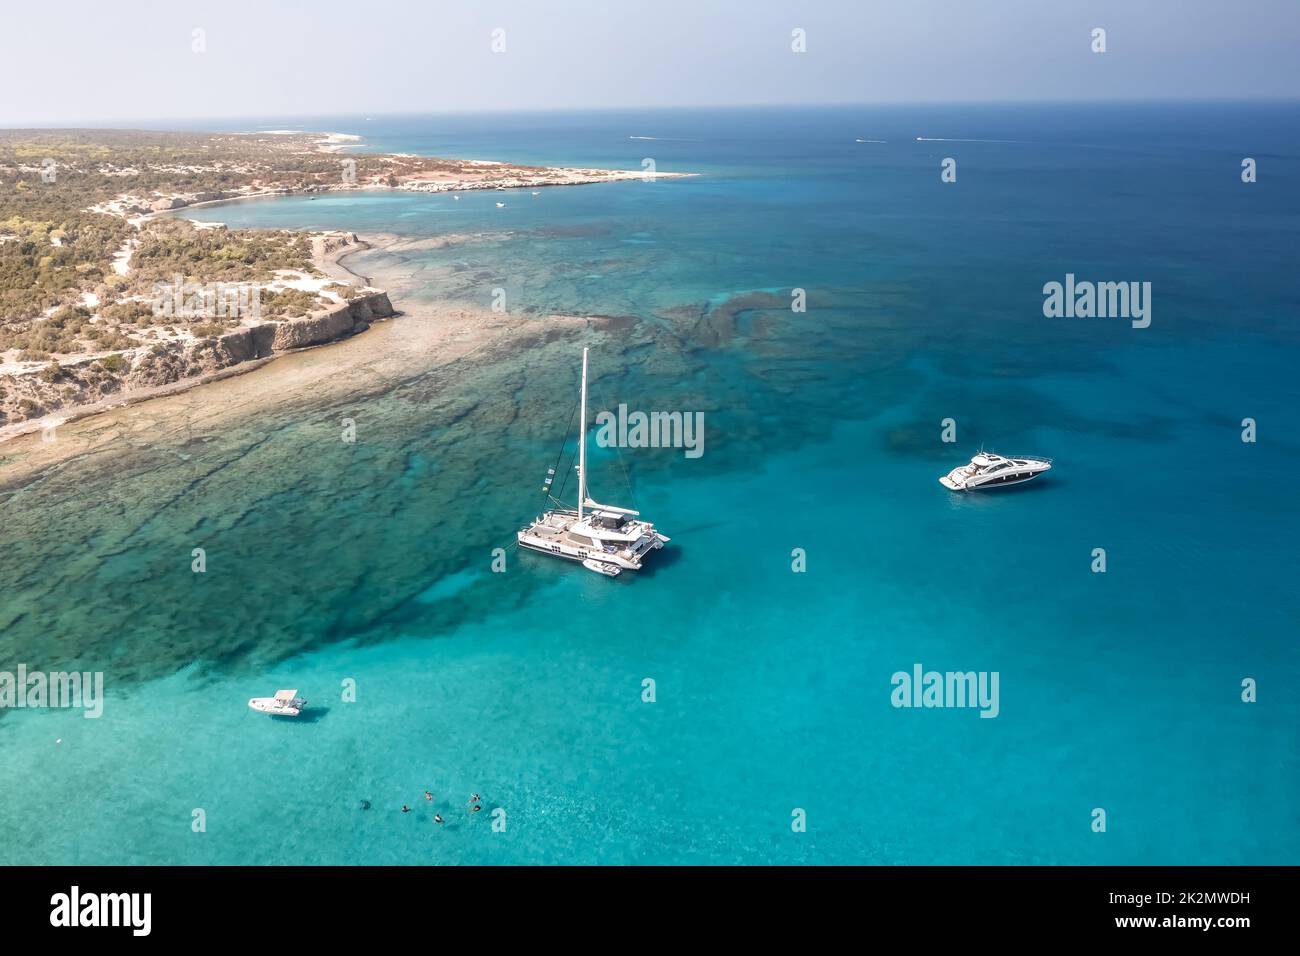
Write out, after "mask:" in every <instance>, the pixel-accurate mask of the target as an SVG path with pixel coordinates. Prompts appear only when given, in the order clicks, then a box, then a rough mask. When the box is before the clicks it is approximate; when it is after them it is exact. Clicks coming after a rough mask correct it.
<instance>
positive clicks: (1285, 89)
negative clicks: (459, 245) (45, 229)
mask: <svg viewBox="0 0 1300 956" xmlns="http://www.w3.org/2000/svg"><path fill="white" fill-rule="evenodd" d="M2 19H3V24H2V25H0V125H2V126H9V127H12V126H22V125H29V126H33V125H34V126H60V125H64V126H66V125H75V124H76V123H78V122H91V123H106V122H111V121H115V120H151V119H152V120H159V119H168V118H182V117H183V118H188V119H202V118H205V117H214V118H215V117H245V116H248V117H252V116H311V115H340V114H352V113H361V114H368V113H402V112H442V111H452V110H535V109H585V108H610V107H613V108H633V107H655V106H713V105H723V104H736V105H758V104H782V105H789V104H799V103H894V102H962V101H972V100H1110V99H1253V98H1278V97H1284V98H1300V53H1298V51H1300V0H650V2H645V0H641V2H627V0H603V2H601V0H588V2H576V0H364V2H363V0H311V2H304V0H278V2H274V3H273V2H271V0H261V2H251V0H225V2H208V0H205V2H193V0H116V2H109V0H60V2H58V3H17V4H6V5H5V9H4V13H3V18H2ZM1095 28H1101V29H1104V30H1105V31H1106V36H1105V40H1106V51H1105V52H1104V53H1095V52H1093V50H1092V46H1093V42H1094V41H1093V36H1092V34H1093V30H1094V29H1095ZM796 29H800V30H803V31H804V36H805V38H806V40H805V52H801V53H796V52H794V50H793V49H792V44H793V43H794V40H793V39H792V31H794V30H796ZM498 30H499V31H503V32H501V33H495V34H494V31H498ZM195 31H202V32H201V33H196V32H195ZM494 40H495V41H496V46H497V47H498V50H496V51H494V49H493V44H494ZM502 45H504V49H503V50H502V49H500V47H501V46H502Z"/></svg>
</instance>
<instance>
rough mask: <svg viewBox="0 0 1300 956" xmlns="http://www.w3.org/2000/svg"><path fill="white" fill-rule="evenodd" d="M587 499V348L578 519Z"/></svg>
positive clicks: (584, 349) (579, 451)
mask: <svg viewBox="0 0 1300 956" xmlns="http://www.w3.org/2000/svg"><path fill="white" fill-rule="evenodd" d="M586 500H587V350H586V348H585V347H584V348H583V350H582V417H581V423H580V424H579V426H578V520H579V521H581V520H582V503H583V502H584V501H586Z"/></svg>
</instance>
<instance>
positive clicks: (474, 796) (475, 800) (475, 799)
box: [469, 793, 479, 803]
mask: <svg viewBox="0 0 1300 956" xmlns="http://www.w3.org/2000/svg"><path fill="white" fill-rule="evenodd" d="M469 802H470V803H478V802H479V795H478V794H477V793H471V794H470V795H469Z"/></svg>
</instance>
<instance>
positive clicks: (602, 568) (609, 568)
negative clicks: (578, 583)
mask: <svg viewBox="0 0 1300 956" xmlns="http://www.w3.org/2000/svg"><path fill="white" fill-rule="evenodd" d="M582 566H583V567H584V568H586V569H587V570H588V571H595V572H596V573H597V574H605V575H608V576H609V577H611V578H616V577H618V576H619V575H620V574H622V573H623V569H622V568H620V567H619V566H618V565H617V564H609V563H608V562H605V561H597V560H596V559H595V558H586V559H584V560H583V562H582Z"/></svg>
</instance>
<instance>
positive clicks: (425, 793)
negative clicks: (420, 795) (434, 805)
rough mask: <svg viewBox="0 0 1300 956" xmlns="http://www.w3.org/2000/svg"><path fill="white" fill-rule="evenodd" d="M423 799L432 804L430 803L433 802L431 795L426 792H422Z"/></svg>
mask: <svg viewBox="0 0 1300 956" xmlns="http://www.w3.org/2000/svg"><path fill="white" fill-rule="evenodd" d="M424 799H426V800H428V801H430V802H432V801H433V794H431V793H430V792H429V791H428V790H426V791H424Z"/></svg>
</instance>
